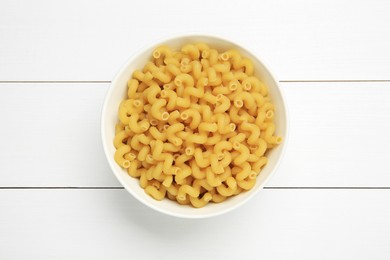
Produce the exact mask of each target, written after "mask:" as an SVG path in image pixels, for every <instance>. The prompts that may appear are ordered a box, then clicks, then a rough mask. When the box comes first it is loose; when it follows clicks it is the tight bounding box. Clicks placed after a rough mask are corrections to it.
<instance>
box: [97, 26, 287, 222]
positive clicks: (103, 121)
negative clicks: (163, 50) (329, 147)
mask: <svg viewBox="0 0 390 260" xmlns="http://www.w3.org/2000/svg"><path fill="white" fill-rule="evenodd" d="M190 37H205V38H210V39H216V40H219V41H223V42H226V43H228V44H232V45H236V46H239V47H240V48H241V49H243V50H245V51H246V52H248V53H249V54H250V55H252V56H253V57H254V58H255V59H257V61H258V62H260V63H261V64H262V65H263V66H264V68H265V69H266V71H267V72H268V74H269V75H270V77H271V79H272V80H273V81H274V82H275V85H276V88H277V90H278V91H279V94H280V99H281V101H282V104H283V109H284V111H283V113H284V115H285V133H284V139H283V146H282V147H281V149H282V151H281V152H280V156H279V158H278V159H277V162H276V163H275V166H274V167H273V169H272V170H271V172H270V173H269V176H268V177H267V178H266V179H265V180H264V181H263V182H262V183H261V184H260V186H259V187H258V188H257V189H256V190H254V191H253V192H252V193H251V194H250V195H248V196H247V197H246V198H244V199H242V200H241V201H239V202H238V203H236V204H234V205H232V206H231V207H228V208H225V209H222V210H219V211H216V212H211V213H205V214H185V213H175V212H172V211H169V210H166V209H164V208H162V207H158V206H155V205H153V204H150V203H148V202H147V201H145V200H144V198H142V197H141V196H139V195H138V194H137V193H135V192H134V191H133V190H132V189H131V188H130V187H128V185H127V184H126V183H125V181H124V180H123V179H122V177H121V176H120V175H119V173H117V171H116V169H115V167H114V166H115V165H113V164H114V160H113V158H111V157H112V155H111V154H109V152H108V145H109V144H108V143H107V140H106V138H105V136H106V130H105V129H106V118H105V116H104V115H105V114H106V110H107V109H108V108H107V107H108V100H109V98H110V97H111V95H112V92H113V90H114V86H115V85H117V81H119V78H120V77H121V75H122V74H123V73H124V71H125V70H126V68H127V67H128V66H129V64H130V63H132V62H134V60H135V59H136V58H137V57H138V56H139V55H140V54H142V53H144V52H145V51H146V50H147V49H150V48H151V47H153V46H158V45H161V44H162V43H164V42H167V41H172V40H175V39H182V38H190ZM244 46H245V45H243V44H241V43H240V42H237V41H233V40H230V39H227V38H225V37H224V36H220V35H217V34H208V33H185V34H183V33H181V34H175V35H170V36H166V37H160V38H159V39H157V40H155V41H153V42H151V43H149V44H147V45H145V46H144V47H142V48H139V49H138V50H137V51H135V52H133V53H132V54H130V56H129V57H128V58H127V59H126V61H125V62H124V63H123V65H122V66H121V68H120V69H119V71H118V72H117V73H116V74H115V76H114V77H113V79H112V81H111V83H110V85H109V87H108V89H107V91H106V93H105V96H104V103H103V107H102V110H101V120H100V121H101V125H100V132H101V141H102V146H103V150H104V154H105V157H106V159H107V161H108V164H109V166H110V168H111V171H112V172H113V173H114V175H115V177H116V179H117V180H118V181H119V183H120V184H121V185H122V186H123V187H124V188H125V189H126V190H127V192H129V193H130V194H131V195H132V196H133V197H134V198H136V200H138V201H139V202H141V204H143V205H145V206H147V207H149V208H151V209H153V210H155V211H157V212H160V213H163V214H166V215H169V216H173V217H179V218H186V219H204V218H210V217H215V216H219V215H222V214H225V213H228V212H231V211H233V210H234V209H237V208H238V207H240V206H242V205H244V204H245V203H246V202H248V201H249V200H251V199H252V198H253V197H255V196H256V195H257V194H258V192H259V191H260V190H262V189H263V188H264V186H265V185H266V184H267V183H268V182H269V181H270V180H271V178H272V177H273V176H274V175H275V173H276V172H277V170H278V168H279V166H280V164H281V161H282V160H283V158H284V156H285V153H286V148H287V146H288V141H289V133H290V131H289V128H290V123H289V120H290V119H289V112H288V106H287V102H286V98H285V93H284V90H283V89H282V88H281V87H280V84H279V83H280V82H279V80H278V79H277V78H276V76H275V74H274V73H273V71H274V70H273V69H271V67H270V66H269V63H268V62H266V61H265V60H264V58H263V57H261V56H260V55H258V53H256V52H255V51H253V50H251V49H248V48H246V47H244ZM144 195H145V196H148V195H147V194H146V193H145V194H144Z"/></svg>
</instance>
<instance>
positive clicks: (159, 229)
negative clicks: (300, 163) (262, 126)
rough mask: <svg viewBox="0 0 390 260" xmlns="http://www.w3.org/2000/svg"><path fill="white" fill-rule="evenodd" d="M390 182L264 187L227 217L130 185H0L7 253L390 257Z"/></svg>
mask: <svg viewBox="0 0 390 260" xmlns="http://www.w3.org/2000/svg"><path fill="white" fill-rule="evenodd" d="M389 202H390V190H374V191H367V190H364V191H356V190H352V191H351V190H348V191H345V190H310V191H309V190H277V191H276V190H264V191H262V192H261V193H260V194H259V195H258V196H256V197H255V198H254V199H253V200H252V201H250V202H249V203H248V204H246V205H244V206H242V207H241V208H239V209H237V210H236V211H233V212H231V213H228V214H226V215H224V216H220V217H216V218H211V219H204V220H197V221H193V220H183V219H177V218H172V217H168V216H165V215H161V214H160V213H157V212H154V211H152V210H151V209H148V208H146V207H145V206H143V205H141V204H140V203H139V202H137V201H135V200H134V199H133V198H132V197H131V196H130V195H129V194H127V192H126V191H124V190H72V191H69V190H50V191H47V190H18V191H13V190H7V191H4V190H0V208H1V209H2V213H1V214H0V258H1V259H26V258H29V259H70V258H72V259H108V258H110V259H129V258H131V259H183V258H185V259H254V258H256V259H260V258H262V259H271V260H272V259H283V260H286V259H298V258H299V259H302V260H305V259H320V260H321V259H370V258H371V257H374V258H375V259H389V257H390V248H389V247H388V241H389V240H390V233H389V232H387V231H388V230H389V229H390V222H389V219H390V209H389V207H388V205H389Z"/></svg>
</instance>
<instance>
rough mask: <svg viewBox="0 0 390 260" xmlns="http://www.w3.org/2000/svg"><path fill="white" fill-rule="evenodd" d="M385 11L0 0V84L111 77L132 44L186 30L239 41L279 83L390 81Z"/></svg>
mask: <svg viewBox="0 0 390 260" xmlns="http://www.w3.org/2000/svg"><path fill="white" fill-rule="evenodd" d="M240 8H241V9H242V10H240ZM389 10H390V2H389V1H383V0H376V1H354V2H353V3H351V2H350V1H348V0H341V1H340V0H329V1H316V2H308V1H303V0H294V1H288V2H286V1H281V0H278V1H274V0H266V1H261V2H258V1H250V0H242V1H240V3H239V5H237V3H236V2H226V3H224V4H223V5H221V4H220V3H219V2H213V1H206V0H200V1H193V2H188V3H186V4H185V5H183V4H182V2H181V1H178V0H174V1H157V0H152V1H147V2H143V1H136V2H129V1H124V0H122V1H111V0H103V1H99V3H97V2H96V1H93V0H87V1H83V3H80V2H79V1H76V0H71V1H62V2H61V1H55V2H51V1H49V2H48V1H45V0H37V1H34V2H30V1H22V2H20V1H18V2H15V1H10V0H5V1H1V3H0V25H1V26H0V35H2V36H3V37H2V39H1V41H0V57H1V59H0V80H2V81H9V80H16V81H20V80H104V81H107V80H111V79H112V78H113V76H114V74H115V73H116V72H117V71H118V70H119V68H120V66H121V65H122V64H123V63H124V62H125V60H126V59H127V58H128V57H129V56H130V55H132V54H133V53H134V52H136V51H137V50H138V49H140V48H142V47H143V46H145V45H147V44H151V43H153V42H155V41H157V40H158V39H160V38H161V37H167V36H169V35H176V34H181V33H187V32H198V33H208V34H217V35H221V36H225V37H228V38H231V39H233V40H236V41H237V42H240V43H242V44H243V45H244V46H246V47H248V48H250V49H251V50H253V51H255V52H257V53H259V54H260V56H262V57H264V58H265V59H266V60H267V61H268V63H269V64H270V65H271V67H272V68H274V70H275V74H276V75H277V76H278V77H279V78H280V79H281V80H324V79H325V80H329V79H330V80H345V79H348V80H349V79H387V80H389V79H390V71H389V69H388V68H389V67H390V51H389V48H388V46H389V45H390V37H389V35H390V26H389V24H390V18H389V16H388V13H389ZM190 14H197V15H198V17H193V16H191V15H190Z"/></svg>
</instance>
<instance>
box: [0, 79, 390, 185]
mask: <svg viewBox="0 0 390 260" xmlns="http://www.w3.org/2000/svg"><path fill="white" fill-rule="evenodd" d="M281 85H282V88H283V89H284V90H285V94H286V100H287V102H288V107H289V111H290V142H289V145H288V147H287V151H286V154H285V159H284V161H283V162H282V164H281V166H280V168H279V171H278V173H277V174H276V175H275V176H274V177H273V179H272V180H271V181H270V182H269V183H268V186H271V187H272V186H273V187H275V186H276V187H283V186H287V187H302V186H303V187H305V186H306V187H344V186H346V187H366V186H369V187H380V186H387V187H390V175H389V174H388V173H389V171H390V166H389V164H388V163H387V162H388V161H390V153H389V152H388V147H390V137H389V136H388V135H387V133H389V132H390V123H389V122H390V113H389V111H390V103H389V102H388V100H390V83H361V82H360V83H282V84H281ZM107 87H108V84H75V83H74V84H0V117H1V118H2V123H1V127H0V144H1V148H0V158H1V164H0V172H1V173H2V174H0V185H1V186H8V187H9V186H19V187H23V186H60V187H62V186H118V185H119V184H118V183H117V181H116V179H115V178H114V177H113V174H112V173H111V170H110V169H109V167H108V164H107V163H106V160H105V157H104V155H103V151H102V148H101V141H100V125H99V124H100V111H101V107H102V103H103V99H104V95H105V92H106V90H107Z"/></svg>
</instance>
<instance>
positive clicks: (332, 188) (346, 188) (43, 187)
mask: <svg viewBox="0 0 390 260" xmlns="http://www.w3.org/2000/svg"><path fill="white" fill-rule="evenodd" d="M66 189H69V190H123V189H124V187H89V186H85V187H66V186H63V187H61V186H58V187H45V186H35V187H33V186H31V187H29V186H25V187H0V190H66ZM263 189H266V190H390V187H264V188H263Z"/></svg>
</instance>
